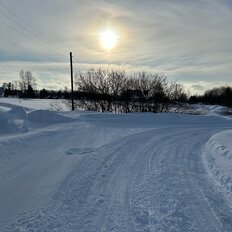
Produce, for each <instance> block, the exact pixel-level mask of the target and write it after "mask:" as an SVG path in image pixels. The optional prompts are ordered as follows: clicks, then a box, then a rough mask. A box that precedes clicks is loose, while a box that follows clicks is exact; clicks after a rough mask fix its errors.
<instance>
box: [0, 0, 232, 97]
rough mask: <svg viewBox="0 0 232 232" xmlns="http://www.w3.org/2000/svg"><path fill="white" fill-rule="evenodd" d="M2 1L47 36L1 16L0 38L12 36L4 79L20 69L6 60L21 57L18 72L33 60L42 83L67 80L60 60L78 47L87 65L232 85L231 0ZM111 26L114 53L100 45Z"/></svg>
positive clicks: (1, 60)
mask: <svg viewBox="0 0 232 232" xmlns="http://www.w3.org/2000/svg"><path fill="white" fill-rule="evenodd" d="M3 4H4V5H5V6H6V7H7V8H9V9H11V10H12V11H13V12H14V13H15V14H16V15H18V16H19V17H20V18H21V19H23V21H25V22H26V23H27V26H29V27H30V28H32V29H35V30H36V31H38V32H42V34H43V35H45V37H46V39H47V40H48V41H44V40H42V39H41V38H40V37H39V36H38V35H37V36H36V33H34V35H33V34H32V33H29V32H27V31H25V30H23V28H21V27H20V26H17V25H15V24H14V23H13V22H12V21H9V20H8V19H7V18H6V17H5V16H4V15H2V14H1V13H0V21H1V22H5V24H3V23H1V22H0V23H1V33H0V37H1V36H3V37H4V38H8V39H9V41H11V42H13V43H11V42H7V41H3V40H1V38H0V41H1V42H0V50H1V53H0V54H1V55H0V66H1V71H0V75H1V76H0V81H2V80H5V79H6V78H8V79H12V78H13V76H14V75H13V73H14V72H16V70H14V71H12V69H10V67H11V68H12V66H11V65H7V62H9V64H10V63H11V64H12V62H13V61H17V62H19V61H20V63H17V65H16V63H14V68H15V69H17V72H18V71H19V70H20V68H23V67H20V65H22V64H28V68H29V69H31V70H32V69H33V70H32V71H35V72H36V74H37V75H38V76H39V77H40V80H41V82H40V84H41V86H42V85H44V86H48V85H49V86H54V87H55V86H56V87H57V86H58V85H57V83H59V86H62V85H63V84H65V83H64V82H63V81H62V80H63V75H66V73H67V72H68V67H67V68H64V66H63V65H61V63H64V62H67V63H68V53H69V51H73V53H74V60H75V62H76V63H77V65H76V67H79V68H80V69H81V67H82V68H83V67H87V65H86V64H90V66H91V65H104V64H106V65H108V64H115V65H121V66H123V67H127V68H128V67H131V68H132V69H133V68H134V69H136V70H137V69H139V68H141V69H146V70H148V71H150V70H152V71H157V72H163V73H166V74H167V75H168V76H169V77H170V79H172V80H178V81H179V82H182V83H184V84H185V85H186V86H189V87H190V88H191V89H192V91H193V92H194V91H195V92H199V91H203V90H204V89H207V88H209V87H210V86H213V85H216V84H218V83H219V82H220V83H227V84H231V83H232V77H231V76H232V71H231V64H232V47H231V41H232V3H231V1H229V0H222V1H219V0H196V1H184V0H164V1H159V0H147V1H142V0H141V1H135V0H131V1H123V0H117V1H116V0H96V1H90V0H86V1H81V0H70V1H63V0H46V1H45V0H41V1H30V0H21V1H20V4H18V1H17V0H11V1H6V0H5V1H3ZM0 7H1V6H0ZM25 9H27V10H25ZM2 10H3V9H2V8H0V12H1V11H2ZM5 14H7V11H5ZM8 14H9V12H8ZM7 24H10V25H11V27H13V28H15V27H16V28H17V29H18V30H21V33H19V32H18V31H17V30H15V29H12V28H10V27H9V26H7ZM22 24H23V23H22ZM107 27H112V29H113V30H115V31H116V33H118V35H119V40H118V44H117V47H116V48H115V49H114V50H112V52H110V53H107V52H106V51H104V49H103V48H101V46H100V45H99V33H100V32H101V31H102V30H104V28H107ZM24 34H25V35H26V36H25V35H24ZM25 48H26V49H25ZM29 61H30V62H29ZM33 63H34V64H35V65H34V66H33ZM51 64H53V67H52V65H51ZM81 64H83V65H81ZM84 64H85V65H84ZM22 66H23V65H22ZM16 67H17V68H16ZM45 77H46V78H45ZM56 80H57V81H56ZM53 81H54V84H50V82H52V83H53ZM188 83H189V84H188ZM197 86H198V87H199V86H201V87H199V88H198V87H197Z"/></svg>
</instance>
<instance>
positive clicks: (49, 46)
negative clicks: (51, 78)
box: [0, 2, 63, 57]
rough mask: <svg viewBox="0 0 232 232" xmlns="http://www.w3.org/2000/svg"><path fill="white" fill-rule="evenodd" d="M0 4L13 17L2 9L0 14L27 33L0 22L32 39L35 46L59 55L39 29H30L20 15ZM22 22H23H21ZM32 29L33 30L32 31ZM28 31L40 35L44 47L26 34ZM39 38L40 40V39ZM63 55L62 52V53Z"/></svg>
mask: <svg viewBox="0 0 232 232" xmlns="http://www.w3.org/2000/svg"><path fill="white" fill-rule="evenodd" d="M0 6H1V7H2V8H4V9H5V10H7V11H8V12H9V13H10V14H11V15H12V16H13V17H14V18H13V17H10V16H9V15H7V14H6V13H5V12H3V11H2V10H0V14H1V15H3V16H4V17H5V18H7V19H8V20H10V21H11V22H13V23H14V24H16V25H17V26H19V27H20V28H21V29H23V31H24V32H27V34H25V33H23V32H22V31H20V30H19V29H16V28H15V27H13V26H12V25H9V24H7V23H6V22H3V21H1V23H3V24H5V25H6V26H8V27H9V28H11V29H12V30H14V31H17V32H18V33H20V34H21V35H22V36H24V37H25V38H27V39H29V40H30V41H32V42H33V43H34V44H36V45H37V46H40V47H41V48H46V49H49V50H50V51H52V52H53V53H56V54H57V55H58V56H61V53H58V52H57V49H56V48H55V47H54V45H51V42H50V41H49V40H48V39H46V38H45V36H43V35H42V33H40V32H39V31H35V30H34V29H31V27H30V26H29V25H27V26H25V25H23V24H26V23H25V22H24V20H22V19H21V18H20V17H18V16H17V15H16V14H15V13H14V12H12V11H11V10H10V9H9V8H7V7H6V6H5V5H3V4H2V3H1V2H0ZM15 18H17V19H18V20H19V21H21V23H20V22H18V21H17V20H15ZM22 23H23V24H22ZM33 30H34V31H33ZM28 33H29V34H30V35H33V36H36V38H38V36H39V37H40V39H41V40H42V41H43V44H44V43H45V44H46V47H45V46H44V45H45V44H44V45H42V44H41V43H38V41H37V40H35V39H34V38H33V39H32V38H31V37H29V36H28ZM41 40H40V41H41ZM62 57H63V54H62Z"/></svg>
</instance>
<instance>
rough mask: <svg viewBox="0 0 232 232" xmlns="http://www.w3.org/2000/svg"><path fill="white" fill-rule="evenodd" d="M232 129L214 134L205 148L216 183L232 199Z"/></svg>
mask: <svg viewBox="0 0 232 232" xmlns="http://www.w3.org/2000/svg"><path fill="white" fill-rule="evenodd" d="M231 141H232V130H229V131H223V132H220V133H217V134H215V135H213V136H212V137H211V138H210V140H209V141H208V142H207V143H206V145H205V148H204V163H205V166H206V169H207V171H208V173H209V175H210V176H211V178H212V180H213V181H214V183H215V184H216V185H217V186H219V187H220V189H221V190H222V191H223V192H224V193H225V194H226V196H227V197H229V199H232V143H231Z"/></svg>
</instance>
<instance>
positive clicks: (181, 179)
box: [0, 106, 232, 232]
mask: <svg viewBox="0 0 232 232" xmlns="http://www.w3.org/2000/svg"><path fill="white" fill-rule="evenodd" d="M4 107H6V106H4ZM8 114H9V115H11V114H10V113H8V112H7V111H6V110H5V109H4V110H2V115H5V116H4V117H6V115H8ZM36 114H38V115H39V116H38V117H35V115H36ZM46 114H48V116H50V120H51V114H50V113H48V112H47V113H46V111H45V112H43V115H42V116H43V120H42V121H43V123H42V122H41V112H40V111H38V112H36V111H35V112H34V116H33V117H31V116H30V113H28V114H27V116H26V118H24V121H23V124H22V125H21V129H22V127H25V128H26V129H27V131H26V132H25V131H24V133H22V132H21V130H20V132H14V133H13V134H12V130H10V132H11V134H5V135H2V136H1V138H0V139H1V140H0V149H1V154H0V159H1V169H0V183H1V187H0V214H1V217H0V231H60V232H61V231H62V232H63V231H73V232H74V231H75V232H76V231H78V232H79V231H82V232H96V231H99V232H100V231H101V232H109V231H118V232H120V231H125V232H131V231H164V232H168V231H181V232H182V231H184V232H185V231H201V232H204V231H207V232H208V231H210V232H214V231H215V232H216V231H218V232H219V231H220V232H221V231H228V232H229V231H232V208H231V205H230V200H231V198H230V194H231V192H230V193H229V190H228V189H227V192H225V191H223V188H221V189H220V186H218V185H216V184H215V181H214V180H213V177H212V176H211V175H210V174H209V170H208V169H207V167H206V166H207V164H206V161H205V159H204V151H205V145H206V144H207V142H208V141H209V139H210V138H211V137H212V136H213V135H214V134H216V133H218V132H221V131H225V130H228V129H231V128H232V124H231V120H229V119H226V118H223V117H219V116H188V115H176V114H131V115H112V114H94V113H88V114H84V113H69V112H67V113H64V114H62V115H59V116H57V117H58V119H59V120H60V123H57V120H55V119H57V118H55V117H56V116H55V114H54V115H53V117H52V118H53V120H55V121H56V123H51V122H50V123H49V124H46V123H44V119H45V118H46ZM0 116H1V115H0ZM61 117H64V120H63V121H62V118H61ZM67 117H68V119H69V120H66V119H67ZM11 118H12V117H11ZM32 118H33V120H31V119H32ZM230 133H231V132H230ZM208 150H209V149H208Z"/></svg>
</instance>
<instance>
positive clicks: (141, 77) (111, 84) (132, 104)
mask: <svg viewBox="0 0 232 232" xmlns="http://www.w3.org/2000/svg"><path fill="white" fill-rule="evenodd" d="M74 84H75V91H74V99H75V105H76V108H79V109H84V110H92V111H100V112H105V111H108V112H115V113H129V112H163V111H167V110H168V108H169V107H170V106H173V105H176V104H182V105H183V104H184V103H190V104H195V103H203V104H218V105H224V106H228V107H232V88H231V87H217V88H213V89H211V90H207V91H206V92H205V93H204V94H203V95H201V96H199V95H193V96H191V97H188V95H187V94H186V93H185V91H184V88H183V87H182V86H181V85H179V84H177V83H175V82H168V81H167V78H166V76H165V75H163V74H154V73H148V72H136V73H130V74H128V73H126V72H125V71H124V70H118V69H116V70H107V69H102V68H99V69H90V70H88V71H86V72H82V73H78V74H76V75H75V82H74ZM36 86H37V83H36V78H35V77H34V76H33V74H32V72H31V71H24V70H21V71H20V73H19V80H18V81H13V82H8V83H3V84H2V88H3V89H4V96H5V97H8V96H17V97H19V98H40V99H71V93H70V90H68V88H67V87H65V89H64V90H47V89H41V90H36ZM68 104H70V103H69V102H68Z"/></svg>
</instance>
